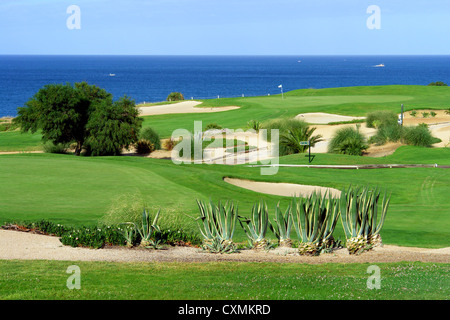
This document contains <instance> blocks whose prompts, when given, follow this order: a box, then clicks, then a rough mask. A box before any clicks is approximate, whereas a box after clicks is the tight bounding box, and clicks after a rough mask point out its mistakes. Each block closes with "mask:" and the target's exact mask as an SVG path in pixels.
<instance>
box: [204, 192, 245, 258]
mask: <svg viewBox="0 0 450 320" xmlns="http://www.w3.org/2000/svg"><path fill="white" fill-rule="evenodd" d="M197 204H198V208H199V210H200V217H198V218H197V219H196V221H197V224H198V226H199V228H200V232H201V234H202V236H203V238H204V241H203V247H204V249H207V250H209V251H211V252H221V253H223V252H233V251H234V250H235V246H234V244H233V235H234V231H235V229H236V222H237V218H238V207H237V206H235V205H234V203H233V202H226V203H225V204H223V203H222V202H221V201H219V203H218V205H215V204H214V203H213V202H212V201H211V200H210V201H209V203H208V204H207V203H204V202H203V201H199V200H197Z"/></svg>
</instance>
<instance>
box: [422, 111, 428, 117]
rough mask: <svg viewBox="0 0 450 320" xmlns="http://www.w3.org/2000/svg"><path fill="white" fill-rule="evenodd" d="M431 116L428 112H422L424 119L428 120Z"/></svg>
mask: <svg viewBox="0 0 450 320" xmlns="http://www.w3.org/2000/svg"><path fill="white" fill-rule="evenodd" d="M429 115H430V114H429V113H428V112H422V116H423V117H424V118H428V116H429Z"/></svg>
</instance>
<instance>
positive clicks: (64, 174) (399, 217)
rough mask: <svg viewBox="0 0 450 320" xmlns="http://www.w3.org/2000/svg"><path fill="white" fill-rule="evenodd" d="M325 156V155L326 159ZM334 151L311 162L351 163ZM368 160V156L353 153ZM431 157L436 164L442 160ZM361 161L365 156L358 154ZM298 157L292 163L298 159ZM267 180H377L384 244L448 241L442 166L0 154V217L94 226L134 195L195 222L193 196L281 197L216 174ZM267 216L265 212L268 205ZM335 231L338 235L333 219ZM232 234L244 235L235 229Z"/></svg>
mask: <svg viewBox="0 0 450 320" xmlns="http://www.w3.org/2000/svg"><path fill="white" fill-rule="evenodd" d="M420 151H424V153H423V155H422V157H424V158H426V157H428V158H427V159H428V161H429V162H430V163H434V162H435V159H441V160H442V161H444V160H443V159H445V162H446V163H448V161H449V159H450V157H448V155H449V150H448V149H431V150H429V149H423V148H415V147H403V148H401V149H399V151H398V152H396V153H395V154H394V155H392V156H389V157H386V158H383V159H382V160H378V161H380V162H388V163H389V162H395V163H411V162H412V163H414V162H416V157H417V154H419V153H420ZM328 156H329V160H330V161H327V160H326V159H327V157H328ZM355 158H358V157H348V156H340V155H326V156H325V155H324V157H322V155H318V156H317V158H316V159H315V160H314V161H317V163H323V164H327V163H329V162H339V163H340V164H346V163H352V162H355ZM281 159H282V161H281V162H289V163H295V162H296V159H299V160H301V161H303V162H304V161H307V159H306V158H305V157H304V155H296V156H289V157H286V158H281ZM358 159H368V158H358ZM422 160H424V159H422ZM441 160H440V161H439V162H442V161H441ZM366 161H369V160H366ZM299 162H300V161H299ZM226 176H229V177H236V178H244V179H252V180H256V181H268V182H290V183H300V184H309V185H318V186H325V187H333V188H338V189H342V188H343V187H348V186H349V185H350V184H352V185H366V184H370V185H372V186H381V187H382V188H386V189H387V190H388V191H389V192H392V201H391V205H390V209H389V212H388V216H387V219H386V223H385V226H384V229H383V232H382V236H383V240H384V242H385V243H389V244H397V245H405V246H421V247H433V248H437V247H448V246H450V219H449V218H448V214H449V212H450V203H449V202H448V185H449V182H450V171H449V170H448V169H440V168H404V169H371V170H338V169H313V168H309V169H308V168H279V171H278V173H277V174H276V175H272V176H261V175H260V169H259V168H250V167H248V166H246V165H239V166H227V165H207V164H205V165H187V164H185V165H174V164H173V163H172V162H171V161H170V160H158V159H148V158H140V157H75V156H73V155H55V154H19V155H3V156H0V179H1V181H4V182H5V183H3V184H1V185H0V194H1V195H2V196H1V197H2V198H1V206H0V221H1V222H3V221H24V220H39V219H48V220H52V221H54V222H59V223H64V224H69V225H80V224H95V223H97V222H98V220H99V219H101V218H102V217H103V216H104V215H105V213H106V212H107V210H108V209H109V208H110V206H111V205H112V204H113V203H114V201H115V200H116V199H117V198H118V197H120V196H121V195H124V194H133V195H137V196H138V197H139V198H142V199H144V200H145V201H146V202H147V203H148V205H149V207H150V208H152V209H154V210H156V209H157V208H162V211H163V213H164V211H166V212H171V213H175V214H176V215H177V216H178V217H179V219H180V221H182V223H186V225H189V226H190V227H192V228H193V227H195V225H194V224H193V222H192V219H190V218H189V217H187V216H186V215H190V216H197V215H198V211H197V210H198V209H197V207H196V203H195V199H203V200H208V199H210V198H211V199H212V200H214V201H217V200H220V199H222V200H234V201H236V202H238V204H239V213H240V214H241V215H244V216H245V215H247V216H248V215H249V213H250V210H251V206H252V205H253V203H254V202H255V201H257V200H258V199H264V200H266V201H267V202H268V204H269V206H270V208H272V209H273V208H274V206H275V204H276V203H277V202H278V201H281V204H282V205H287V203H288V201H289V198H287V197H278V196H271V195H264V194H259V193H256V192H253V191H249V190H245V189H242V188H239V187H236V186H233V185H230V184H227V183H226V182H224V181H223V180H222V179H223V177H226ZM271 211H272V214H273V210H271ZM336 235H337V236H338V237H339V236H340V237H342V230H341V226H340V225H338V228H337V230H336ZM235 239H236V240H237V241H245V239H246V237H245V234H244V233H243V232H242V230H241V228H238V230H237V233H236V236H235Z"/></svg>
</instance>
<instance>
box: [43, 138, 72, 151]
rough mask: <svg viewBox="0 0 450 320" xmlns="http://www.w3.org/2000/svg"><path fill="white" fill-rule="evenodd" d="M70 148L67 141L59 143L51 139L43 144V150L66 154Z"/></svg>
mask: <svg viewBox="0 0 450 320" xmlns="http://www.w3.org/2000/svg"><path fill="white" fill-rule="evenodd" d="M68 149H69V144H67V143H57V144H54V143H53V142H51V141H47V142H46V143H44V145H43V151H44V152H45V153H59V154H65V153H67V150H68Z"/></svg>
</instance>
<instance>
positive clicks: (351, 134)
mask: <svg viewBox="0 0 450 320" xmlns="http://www.w3.org/2000/svg"><path fill="white" fill-rule="evenodd" d="M368 147H369V145H368V144H367V143H366V138H365V137H364V135H363V134H362V133H361V132H360V131H359V127H358V125H357V127H356V129H355V128H351V127H348V128H342V129H339V130H338V131H337V132H336V133H335V135H334V136H333V138H332V139H331V141H330V143H329V144H328V152H329V153H338V154H348V155H352V156H362V155H363V153H364V151H365V150H366V149H367V148H368Z"/></svg>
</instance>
